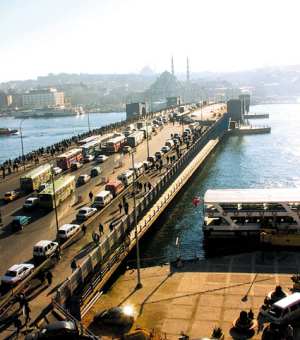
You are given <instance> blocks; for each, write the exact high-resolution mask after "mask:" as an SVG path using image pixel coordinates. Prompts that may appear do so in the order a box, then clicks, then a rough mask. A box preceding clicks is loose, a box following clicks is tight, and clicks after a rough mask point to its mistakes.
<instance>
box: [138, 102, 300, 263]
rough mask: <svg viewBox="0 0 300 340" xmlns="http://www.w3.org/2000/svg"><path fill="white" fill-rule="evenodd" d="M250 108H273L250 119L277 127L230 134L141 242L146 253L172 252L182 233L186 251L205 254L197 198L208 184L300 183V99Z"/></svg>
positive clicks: (262, 185)
mask: <svg viewBox="0 0 300 340" xmlns="http://www.w3.org/2000/svg"><path fill="white" fill-rule="evenodd" d="M251 112H256V113H259V112H264V113H270V119H266V120H256V121H254V120H251V123H252V124H253V125H255V124H257V125H271V127H272V133H271V134H266V135H252V136H251V135H249V136H243V137H242V136H234V137H230V138H228V139H227V140H225V141H224V142H223V144H222V146H220V147H219V148H218V150H217V151H216V152H215V154H214V155H213V156H212V157H211V158H210V160H209V162H208V163H207V164H206V166H205V168H204V169H203V171H202V172H199V173H198V174H197V175H196V176H194V177H193V179H192V180H191V181H190V183H189V184H188V185H187V187H186V188H185V190H184V191H182V192H181V193H180V194H179V195H178V198H177V199H176V201H175V202H174V203H173V204H172V205H171V206H170V207H169V208H168V210H167V211H166V213H165V214H164V217H163V218H162V219H161V220H160V222H159V225H157V228H156V229H155V230H153V232H152V234H151V235H150V236H148V237H147V238H146V240H145V242H142V247H141V254H142V257H143V258H160V257H162V258H163V257H173V256H174V255H176V247H175V243H176V238H177V237H178V238H179V240H180V242H179V244H180V251H181V252H182V253H183V254H184V256H185V257H194V255H195V254H197V256H199V257H200V258H202V257H204V255H205V252H204V249H203V246H202V237H203V235H202V229H201V228H202V221H203V215H202V211H201V209H202V208H199V207H198V208H195V207H194V206H193V205H192V199H193V197H194V196H201V197H203V195H204V193H205V191H206V190H207V189H217V188H220V189H221V188H274V187H277V188H278V187H298V186H299V187H300V134H299V131H300V105H298V104H295V105H294V104H282V105H259V106H254V107H252V108H251ZM150 233H151V232H150Z"/></svg>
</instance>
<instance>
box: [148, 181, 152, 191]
mask: <svg viewBox="0 0 300 340" xmlns="http://www.w3.org/2000/svg"><path fill="white" fill-rule="evenodd" d="M151 189H152V185H151V183H150V182H148V190H149V191H150V190H151Z"/></svg>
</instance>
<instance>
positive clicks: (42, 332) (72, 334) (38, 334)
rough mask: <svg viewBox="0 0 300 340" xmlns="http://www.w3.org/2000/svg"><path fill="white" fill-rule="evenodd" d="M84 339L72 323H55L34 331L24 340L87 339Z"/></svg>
mask: <svg viewBox="0 0 300 340" xmlns="http://www.w3.org/2000/svg"><path fill="white" fill-rule="evenodd" d="M88 338H89V337H84V336H83V334H82V331H81V330H80V329H79V328H78V327H77V325H76V324H75V322H73V321H57V322H53V323H50V324H49V325H47V326H45V327H44V328H41V329H39V330H38V331H34V332H32V333H30V334H28V335H26V337H25V340H38V339H53V340H54V339H55V340H59V339H64V340H69V339H70V340H71V339H72V340H74V339H88Z"/></svg>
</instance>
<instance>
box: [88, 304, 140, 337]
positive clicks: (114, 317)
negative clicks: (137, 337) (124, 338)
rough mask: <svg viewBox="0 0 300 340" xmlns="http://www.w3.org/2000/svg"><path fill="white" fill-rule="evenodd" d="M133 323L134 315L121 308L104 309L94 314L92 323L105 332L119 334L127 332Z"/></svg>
mask: <svg viewBox="0 0 300 340" xmlns="http://www.w3.org/2000/svg"><path fill="white" fill-rule="evenodd" d="M133 323H134V317H133V316H132V315H130V314H128V313H126V312H125V311H124V309H123V308H120V307H114V308H110V309H106V310H104V311H103V312H101V313H99V314H97V315H95V317H94V320H93V325H94V326H95V327H97V328H99V330H101V331H102V332H104V333H105V334H114V335H120V334H124V333H127V332H128V331H129V330H130V328H131V327H132V325H133Z"/></svg>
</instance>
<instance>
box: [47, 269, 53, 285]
mask: <svg viewBox="0 0 300 340" xmlns="http://www.w3.org/2000/svg"><path fill="white" fill-rule="evenodd" d="M46 279H47V281H48V286H51V284H52V279H53V275H52V273H51V272H50V270H48V271H47V273H46Z"/></svg>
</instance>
